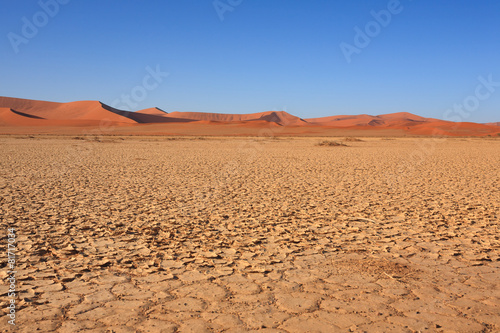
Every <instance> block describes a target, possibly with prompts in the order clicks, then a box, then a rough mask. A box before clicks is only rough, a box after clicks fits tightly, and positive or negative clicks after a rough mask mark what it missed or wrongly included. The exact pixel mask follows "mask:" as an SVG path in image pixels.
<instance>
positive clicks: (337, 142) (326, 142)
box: [316, 140, 347, 147]
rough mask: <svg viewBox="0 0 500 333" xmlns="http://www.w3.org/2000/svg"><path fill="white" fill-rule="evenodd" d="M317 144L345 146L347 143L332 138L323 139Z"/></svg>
mask: <svg viewBox="0 0 500 333" xmlns="http://www.w3.org/2000/svg"><path fill="white" fill-rule="evenodd" d="M316 145H317V146H330V147H341V146H344V147H346V146H347V145H346V144H345V143H343V142H339V141H332V140H323V141H321V142H319V143H317V144H316Z"/></svg>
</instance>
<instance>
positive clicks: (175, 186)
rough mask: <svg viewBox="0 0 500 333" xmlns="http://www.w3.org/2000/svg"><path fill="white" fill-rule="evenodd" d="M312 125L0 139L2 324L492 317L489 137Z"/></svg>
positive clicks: (449, 321)
mask: <svg viewBox="0 0 500 333" xmlns="http://www.w3.org/2000/svg"><path fill="white" fill-rule="evenodd" d="M322 140H323V139H319V138H318V139H312V138H279V139H275V140H272V139H251V138H206V139H202V138H161V137H158V138H147V137H126V138H117V137H110V138H107V139H103V140H100V141H99V142H96V141H89V140H85V139H83V140H81V138H68V137H66V138H64V137H61V138H51V137H41V136H40V137H38V136H35V137H31V138H29V137H25V138H23V137H17V138H15V137H1V138H0V153H1V159H0V193H1V196H0V209H1V217H0V218H1V228H2V233H4V234H5V233H6V230H7V228H8V227H12V226H15V228H16V230H17V245H18V257H17V263H16V269H17V275H16V278H17V289H18V290H19V291H20V298H19V299H18V302H17V306H18V308H17V312H16V324H17V325H16V331H19V332H35V331H40V332H51V331H55V332H212V331H213V332H244V331H260V332H418V331H430V332H497V331H499V330H500V239H499V238H500V236H499V235H500V232H499V231H500V230H499V229H500V228H499V214H500V213H499V212H500V192H499V189H500V186H499V185H500V179H499V178H500V174H499V169H498V166H499V165H500V154H499V151H500V140H494V139H468V138H466V139H439V140H438V139H431V138H428V139H406V138H396V139H380V138H366V139H363V141H356V140H347V141H346V144H347V146H338V147H337V146H331V147H330V146H317V143H318V142H320V141H322ZM2 239H4V240H3V241H2V243H1V249H2V250H3V252H4V253H5V252H6V244H7V242H6V240H5V238H2ZM2 267H3V268H2V271H1V274H2V279H3V280H4V284H3V285H2V286H1V290H0V293H1V295H2V297H1V302H2V303H1V308H2V311H4V312H7V305H8V303H7V302H8V301H9V300H8V297H7V292H8V286H7V284H6V280H5V278H6V276H7V273H6V271H7V268H6V262H5V261H2ZM7 320H8V317H7V316H6V315H3V316H2V319H1V320H0V330H1V331H9V330H11V329H12V327H11V325H9V324H8V323H7Z"/></svg>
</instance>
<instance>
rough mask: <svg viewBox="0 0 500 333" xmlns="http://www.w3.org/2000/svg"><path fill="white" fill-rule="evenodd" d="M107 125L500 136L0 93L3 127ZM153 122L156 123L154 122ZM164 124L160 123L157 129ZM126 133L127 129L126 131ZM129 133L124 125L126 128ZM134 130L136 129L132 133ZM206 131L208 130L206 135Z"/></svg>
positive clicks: (414, 120) (414, 124) (391, 117)
mask: <svg viewBox="0 0 500 333" xmlns="http://www.w3.org/2000/svg"><path fill="white" fill-rule="evenodd" d="M103 124H106V125H107V126H110V125H112V126H114V127H123V128H126V129H130V130H132V129H134V128H135V127H136V126H143V127H141V129H140V130H136V129H135V130H134V133H141V134H147V132H148V130H153V131H154V133H174V134H176V135H186V134H192V133H193V132H194V131H196V130H199V129H201V132H200V133H211V134H208V135H212V134H213V135H218V134H222V133H224V134H222V135H258V133H259V132H258V129H259V128H260V129H270V128H276V127H283V128H286V130H282V131H274V132H276V133H275V134H277V135H279V134H282V135H310V134H314V135H319V136H321V135H331V134H332V133H333V134H335V133H334V132H335V131H334V130H335V129H339V130H350V131H352V132H353V133H354V134H355V132H357V131H358V132H359V131H363V132H364V133H368V132H369V133H373V132H374V131H375V132H377V131H378V132H380V133H388V132H393V133H406V134H407V135H424V136H428V135H444V136H487V135H490V136H495V135H500V126H499V125H500V122H492V123H487V124H479V123H472V122H451V121H445V120H440V119H434V118H425V117H421V116H418V115H415V114H411V113H408V112H397V113H389V114H382V115H376V116H373V115H368V114H361V115H335V116H328V117H320V118H307V119H303V118H300V117H297V116H294V115H292V114H290V113H288V112H286V111H265V112H257V113H250V114H225V113H206V112H181V111H174V112H170V113H169V112H166V111H164V110H162V109H160V108H157V107H153V108H147V109H143V110H139V111H135V112H132V111H126V110H120V109H116V108H113V107H111V106H109V105H107V104H105V103H102V102H100V101H76V102H69V103H58V102H49V101H38V100H30V99H22V98H13V97H0V131H1V132H3V133H5V132H6V131H5V128H6V127H9V128H10V129H9V131H7V132H9V133H12V131H15V128H19V129H23V131H29V130H27V129H25V128H26V127H36V128H42V127H45V128H46V131H45V132H50V130H48V128H49V127H50V128H52V127H54V128H57V127H61V128H62V127H85V126H91V127H92V126H93V127H99V126H103ZM153 125H155V126H153ZM158 126H162V128H160V129H159V128H158ZM122 132H123V131H122ZM124 133H126V130H125V132H124ZM130 133H132V132H130ZM205 135H206V134H205Z"/></svg>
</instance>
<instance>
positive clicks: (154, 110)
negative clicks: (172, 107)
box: [137, 108, 168, 117]
mask: <svg viewBox="0 0 500 333" xmlns="http://www.w3.org/2000/svg"><path fill="white" fill-rule="evenodd" d="M137 112H139V113H142V114H149V115H152V116H160V117H165V116H167V115H168V112H166V111H163V110H162V109H160V108H149V109H143V110H139V111H137Z"/></svg>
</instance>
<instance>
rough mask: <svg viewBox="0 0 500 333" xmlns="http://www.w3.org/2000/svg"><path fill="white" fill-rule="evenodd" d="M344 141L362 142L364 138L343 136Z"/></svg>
mask: <svg viewBox="0 0 500 333" xmlns="http://www.w3.org/2000/svg"><path fill="white" fill-rule="evenodd" d="M344 141H347V142H364V141H365V140H361V139H358V138H353V137H349V138H345V139H344Z"/></svg>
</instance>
